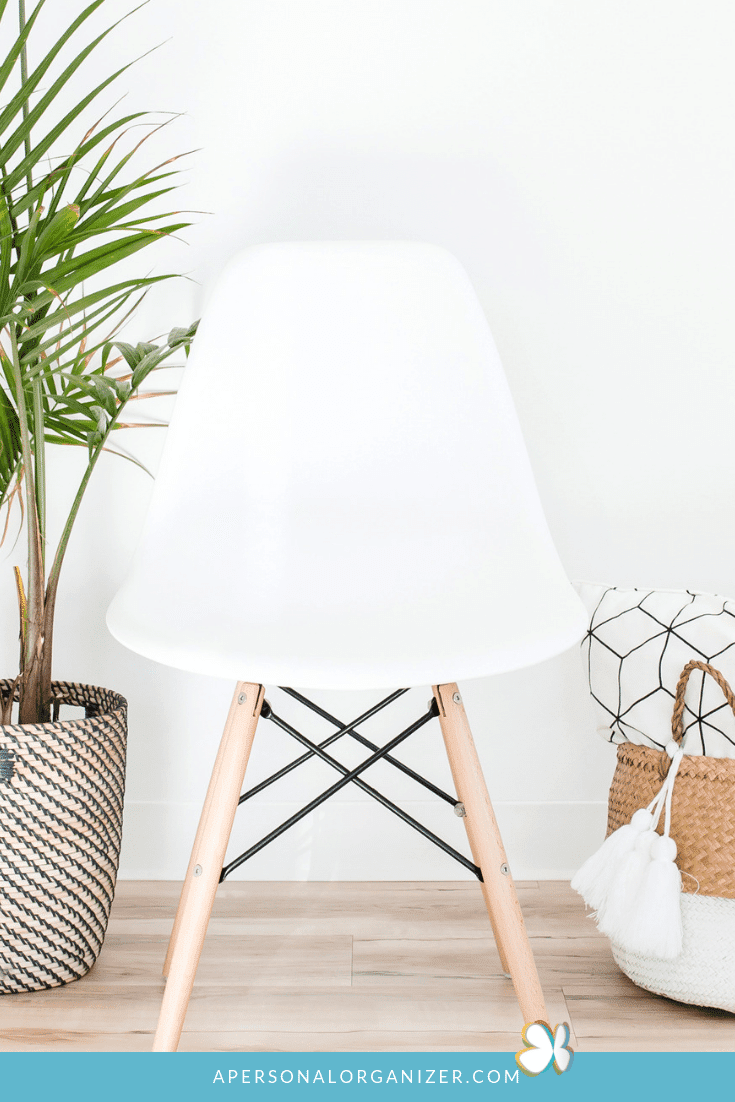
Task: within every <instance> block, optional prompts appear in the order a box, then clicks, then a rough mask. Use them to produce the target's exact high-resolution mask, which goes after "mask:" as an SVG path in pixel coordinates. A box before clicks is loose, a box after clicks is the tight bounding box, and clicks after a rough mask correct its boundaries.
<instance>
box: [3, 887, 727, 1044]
mask: <svg viewBox="0 0 735 1102" xmlns="http://www.w3.org/2000/svg"><path fill="white" fill-rule="evenodd" d="M179 890H180V885H178V884H175V883H171V882H159V883H151V882H121V883H120V884H119V885H118V891H117V898H116V900H115V906H114V908H113V913H112V917H111V920H110V926H109V932H108V936H107V941H106V943H105V946H104V949H103V950H102V955H101V957H100V959H99V961H98V962H97V964H96V965H95V967H94V968H93V969H92V971H91V972H90V973H89V974H88V975H87V976H85V977H84V979H81V980H79V981H77V982H76V983H72V984H68V985H67V986H65V987H57V988H54V989H53V990H50V991H40V992H34V993H32V994H27V995H5V996H3V997H2V998H0V1050H3V1051H146V1050H149V1049H150V1046H151V1041H152V1034H153V1030H154V1028H155V1024H156V1019H157V1016H158V1008H159V1003H160V999H161V993H162V991H163V981H162V979H161V974H160V973H161V965H162V962H163V958H164V955H165V950H166V942H167V937H168V933H169V931H170V929H171V924H172V921H173V916H174V912H175V909H176V903H177V900H178V894H179ZM518 891H519V896H520V900H521V905H522V907H523V912H524V915H525V918H526V923H527V927H528V931H529V935H530V937H531V940H532V945H533V950H534V953H535V956H536V961H537V964H538V967H539V971H540V974H541V982H542V984H543V987H544V991H545V994H546V999H547V1007H548V1011H549V1016H550V1018H551V1020H552V1024H555V1023H556V1022H559V1021H567V1022H569V1023H570V1025H571V1028H572V1041H571V1043H572V1047H573V1048H575V1049H576V1050H578V1051H615V1050H617V1051H634V1050H644V1051H655V1050H667V1051H677V1050H679V1051H694V1050H698V1051H703V1050H733V1049H735V1015H732V1014H727V1013H725V1012H722V1011H715V1010H703V1009H698V1008H695V1007H690V1006H684V1005H682V1004H680V1003H674V1002H670V1001H669V1000H667V999H662V998H658V997H657V996H655V995H650V994H648V993H647V992H645V991H642V990H641V989H640V988H638V987H636V986H635V985H634V984H633V983H631V982H630V981H629V980H628V979H627V978H626V977H625V976H623V975H622V973H621V972H620V971H619V970H618V968H617V966H616V965H615V963H614V961H613V959H612V957H611V955H610V950H609V947H608V943H607V940H606V939H605V938H604V937H602V936H601V935H600V934H598V933H597V930H596V929H595V927H594V925H593V923H592V922H591V921H590V919H589V918H587V917H586V916H585V912H584V906H583V904H582V902H581V900H580V899H579V897H578V896H577V895H575V894H574V893H573V892H572V891H571V889H570V887H569V885H568V884H567V883H565V882H560V881H555V882H549V881H541V882H538V883H537V882H526V883H522V884H520V885H519V886H518ZM522 1025H523V1022H522V1020H521V1016H520V1011H519V1010H518V1006H517V1004H516V1001H515V997H514V995H513V989H512V987H511V983H510V980H507V979H505V978H504V977H503V976H502V974H501V972H500V966H499V962H498V956H497V952H496V950H495V946H494V944H493V942H492V939H491V938H490V936H489V926H488V920H487V916H486V913H485V910H484V907H483V903H482V897H481V894H480V890H479V886H478V885H477V884H476V883H472V882H466V883H465V882H462V883H447V882H442V883H412V882H400V883H375V884H367V883H244V882H235V883H233V882H228V883H226V884H224V885H222V886H221V888H220V889H219V891H218V895H217V900H216V903H215V910H214V914H213V918H212V922H211V924H210V928H209V935H208V939H207V944H206V947H205V951H204V954H203V956H202V961H201V964H200V967H199V972H198V975H197V983H196V986H195V989H194V995H193V997H192V1000H191V1003H190V1006H189V1013H188V1016H187V1020H186V1026H185V1030H184V1035H183V1038H182V1044H181V1046H180V1048H181V1050H183V1051H192V1050H193V1051H248V1050H251V1051H252V1050H255V1051H258V1050H259V1051H266V1052H275V1051H286V1052H291V1051H293V1052H298V1051H310V1050H315V1051H340V1050H352V1051H367V1052H370V1051H408V1052H414V1051H429V1050H437V1051H445V1052H446V1051H468V1052H472V1051H479V1052H514V1051H516V1050H517V1049H518V1048H519V1047H520V1031H521V1027H522Z"/></svg>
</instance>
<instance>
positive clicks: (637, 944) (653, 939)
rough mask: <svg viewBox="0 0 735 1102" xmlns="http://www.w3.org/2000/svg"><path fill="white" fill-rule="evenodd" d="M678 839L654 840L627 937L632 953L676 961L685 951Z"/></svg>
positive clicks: (626, 928) (625, 934) (626, 940)
mask: <svg viewBox="0 0 735 1102" xmlns="http://www.w3.org/2000/svg"><path fill="white" fill-rule="evenodd" d="M675 861H676V842H675V841H674V839H673V838H670V837H669V836H668V835H667V834H664V835H663V837H659V836H658V835H656V837H655V838H654V839H653V843H652V845H651V860H650V861H649V864H648V868H647V870H646V872H645V874H644V876H643V880H642V883H641V885H640V889H639V891H638V894H637V897H636V898H635V899H634V900H633V902H632V906H631V907H630V910H629V913H628V917H627V922H626V924H625V928H624V930H623V938H622V939H621V940H619V941H618V944H620V945H622V946H623V947H624V948H625V949H627V950H628V952H629V953H641V954H643V955H644V956H647V957H655V958H657V959H659V960H673V959H674V958H675V957H678V956H679V954H680V953H681V950H682V925H681V873H680V872H679V869H678V868H677V866H676V863H675Z"/></svg>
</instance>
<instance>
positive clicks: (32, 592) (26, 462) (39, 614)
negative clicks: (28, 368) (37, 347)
mask: <svg viewBox="0 0 735 1102" xmlns="http://www.w3.org/2000/svg"><path fill="white" fill-rule="evenodd" d="M8 328H9V330H10V348H11V356H12V362H13V380H14V383H15V390H16V403H17V407H18V421H19V423H20V440H21V450H22V455H23V468H24V479H25V489H26V515H27V518H28V610H27V613H26V630H25V648H24V654H23V664H22V667H21V692H20V711H21V714H20V717H19V722H20V723H26V722H38V721H39V720H38V719H37V718H35V717H36V716H37V715H38V712H39V710H40V711H41V712H43V710H44V707H43V702H42V700H41V696H40V692H41V684H40V681H39V678H38V673H39V671H40V664H39V662H38V659H40V658H41V652H42V649H43V621H44V587H43V583H44V575H43V566H42V554H41V539H40V532H39V526H38V510H37V508H36V494H35V479H34V474H33V470H34V464H33V451H32V447H31V438H30V433H29V431H28V410H27V407H26V396H25V391H24V389H23V374H22V371H21V366H20V355H19V353H18V334H17V332H16V326H15V323H14V322H11V323H10V325H9V326H8ZM27 716H30V717H31V718H30V719H27V718H26V717H27Z"/></svg>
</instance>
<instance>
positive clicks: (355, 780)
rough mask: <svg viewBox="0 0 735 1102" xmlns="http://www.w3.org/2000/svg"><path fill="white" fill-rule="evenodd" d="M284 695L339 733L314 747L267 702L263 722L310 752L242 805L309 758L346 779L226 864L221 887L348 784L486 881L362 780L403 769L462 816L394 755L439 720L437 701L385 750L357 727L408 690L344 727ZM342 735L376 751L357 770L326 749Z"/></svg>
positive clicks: (455, 803)
mask: <svg viewBox="0 0 735 1102" xmlns="http://www.w3.org/2000/svg"><path fill="white" fill-rule="evenodd" d="M282 691H283V692H284V693H287V694H288V695H289V696H291V697H293V698H294V699H295V700H298V701H299V703H301V704H303V705H304V707H306V708H310V709H311V711H312V712H316V713H317V715H320V716H321V717H322V719H326V720H327V722H329V723H331V724H332V725H333V726H335V727H336V728H337V730H336V731H335V732H334V733H333V734H331V735H330V736H329V737H328V738H326V739H324V741H323V742H320V743H315V742H312V740H311V739H309V738H307V737H306V735H304V734H302V733H301V731H297V730H296V728H295V727H292V726H291V724H290V723H287V722H286V720H285V719H282V718H281V717H280V716H277V715H276V714H275V712H274V711H273V709H272V707H271V705H270V704H269V702H268V701H267V700H266V701H264V702H263V707H262V709H261V712H260V718H261V719H269V720H270V721H271V722H272V723H275V724H276V726H277V727H280V728H281V730H282V731H285V732H286V733H287V734H289V735H291V737H292V738H294V739H296V741H297V742H300V743H301V745H302V746H305V747H306V753H304V754H301V755H300V757H298V758H295V759H294V760H293V761H291V762H289V763H288V765H284V766H283V768H282V769H279V770H278V772H276V773H273V774H272V776H270V777H267V778H266V779H265V780H264V781H261V782H260V784H256V785H255V786H254V787H253V788H249V789H248V790H247V791H246V792H243V794H242V796H241V797H240V799H239V801H238V804H243V803H245V802H246V800H249V799H251V798H252V797H253V796H256V795H257V794H258V793H259V792H262V791H263V790H264V789H265V788H268V787H269V785H271V784H274V783H275V781H277V780H280V778H281V777H285V776H286V774H287V773H290V772H291V770H293V769H296V768H297V767H298V766H299V765H302V764H303V763H304V762H305V761H308V760H309V759H310V758H313V757H318V758H321V760H322V761H325V762H326V763H327V764H328V765H331V766H332V768H333V769H336V771H337V772H338V773H341V774H342V776H341V778H340V779H339V780H338V781H335V783H334V784H332V785H330V786H329V788H327V789H325V790H324V792H321V793H320V794H319V795H318V796H315V797H314V799H313V800H310V801H309V803H308V804H305V806H304V807H302V808H301V810H300V811H297V812H296V813H295V814H294V815H291V816H290V818H288V819H286V821H285V822H283V823H281V825H280V826H278V827H276V829H275V830H272V831H270V833H269V834H266V835H265V837H264V838H261V839H260V841H259V842H256V843H255V845H252V846H250V848H249V849H246V850H245V852H244V853H241V854H240V856H239V857H236V858H235V859H234V860H233V861H230V862H229V864H227V865H225V867H224V868H223V869H222V874H221V876H220V883H222V881H223V880H224V879H225V878H226V877H227V876H229V875H230V873H231V872H234V870H235V869H237V868H239V867H240V865H242V864H244V863H245V861H247V860H248V859H249V858H250V857H253V856H254V855H255V854H256V853H259V852H260V850H262V849H264V848H265V847H266V846H267V845H268V844H269V843H270V842H272V841H274V840H275V839H276V838H278V837H279V836H280V835H281V834H283V833H284V831H286V830H288V829H289V827H292V826H294V824H295V823H298V822H299V820H300V819H303V818H304V817H305V816H306V815H308V814H309V813H310V812H311V811H313V810H314V809H315V808H317V807H319V805H320V804H323V803H324V802H325V800H328V799H329V797H330V796H333V795H334V794H335V792H339V791H340V789H342V788H344V787H345V786H346V785H348V784H355V785H357V787H358V788H359V789H360V790H361V791H362V792H365V793H367V795H369V796H372V798H373V799H374V800H377V801H378V803H380V804H382V805H383V807H386V808H387V809H388V810H389V811H392V812H393V814H394V815H397V816H398V818H399V819H402V820H403V822H404V823H407V824H408V825H409V826H411V827H413V829H414V830H416V831H418V833H419V834H421V835H423V837H424V838H427V839H428V841H430V842H433V844H434V845H435V846H438V847H439V849H441V850H443V851H444V853H446V854H448V855H449V856H450V857H452V858H454V860H455V861H458V862H459V864H460V865H463V866H464V867H465V868H466V869H469V871H470V872H472V873H474V875H475V876H476V877H477V879H478V880H482V872H481V871H480V869H479V868H478V866H477V865H475V864H473V862H472V861H470V860H469V858H467V857H465V856H464V855H463V854H461V853H459V852H458V851H457V850H456V849H454V847H453V846H450V845H449V843H448V842H445V841H444V839H443V838H440V837H439V836H438V835H436V834H434V833H433V831H431V830H429V829H428V827H425V826H424V825H423V823H420V822H418V820H417V819H414V818H413V816H412V815H409V814H408V812H407V811H404V810H403V809H402V808H400V807H398V805H397V804H394V803H393V801H392V800H389V799H388V797H387V796H384V795H383V793H382V792H379V791H378V790H377V788H374V787H373V786H372V785H370V784H368V783H367V782H366V781H363V780H362V779H361V774H362V773H364V772H365V770H366V769H369V768H370V766H371V765H375V763H376V762H378V761H387V762H389V763H390V765H392V766H394V767H395V768H396V769H398V770H400V772H401V773H404V774H405V775H406V776H407V777H410V778H411V779H412V780H414V781H416V782H417V784H420V785H422V786H423V787H424V788H426V789H428V790H429V791H430V792H432V793H433V794H434V795H435V796H438V797H439V799H441V800H444V801H445V802H446V803H448V804H451V806H452V807H453V809H454V811H455V813H456V814H457V815H464V807H463V805H462V804H461V803H460V802H459V800H457V798H456V796H450V795H449V793H448V792H444V791H443V790H442V789H441V788H438V787H437V786H436V785H435V784H433V783H432V782H431V781H429V780H427V779H426V777H422V776H421V774H420V773H417V772H416V771H415V770H413V769H411V768H410V767H409V766H408V765H405V764H404V763H403V762H402V761H399V760H398V759H397V758H394V757H393V755H392V751H393V750H395V748H396V747H397V746H399V745H400V744H401V743H402V742H404V741H405V740H406V739H407V738H409V737H410V736H411V735H413V734H414V733H415V732H416V731H418V730H419V729H420V728H421V727H423V726H424V725H425V724H426V723H428V722H429V721H430V720H432V719H434V718H435V717H436V716H438V715H439V709H438V707H437V703H436V701H435V700H434V699H433V698H432V700H431V703H430V705H429V707H428V710H427V711H426V712H425V713H424V715H422V716H420V717H419V718H418V719H417V720H415V722H414V723H411V724H410V725H409V726H408V727H406V728H405V730H403V731H401V732H400V734H398V735H396V736H395V737H394V738H392V739H391V740H390V742H387V743H386V744H385V746H376V745H375V743H374V742H371V741H370V740H369V739H367V738H365V737H364V735H361V734H359V732H358V731H357V730H356V728H357V727H359V725H360V724H361V723H364V722H365V721H366V720H368V719H370V718H371V717H372V716H374V715H376V714H377V713H378V712H380V711H382V709H383V708H387V707H388V705H389V704H392V703H393V701H394V700H397V699H398V697H400V696H403V694H404V693H407V692H408V689H397V690H396V691H395V692H393V693H391V694H390V696H387V697H385V699H384V700H381V701H380V702H379V703H378V704H375V705H374V706H373V707H372V708H369V709H368V711H367V712H363V713H362V715H359V716H358V717H357V719H353V720H352V722H351V723H346V724H343V723H342V722H341V720H339V719H336V718H335V717H334V716H333V715H330V714H329V712H327V711H325V710H324V709H323V708H320V707H319V705H318V704H315V703H314V702H313V701H312V700H309V699H308V697H305V696H303V695H302V694H301V693H298V692H296V690H295V689H288V688H285V687H283V686H282ZM343 735H349V736H350V737H351V738H353V739H355V741H356V742H359V743H360V744H361V745H362V746H365V747H367V749H368V750H371V751H372V753H371V754H370V756H369V757H367V758H365V760H364V761H362V762H361V763H360V764H359V765H358V766H357V767H356V768H354V769H348V768H347V767H346V766H345V765H343V764H342V762H340V761H338V760H337V759H336V758H334V757H332V755H331V754H328V753H327V750H326V748H327V747H328V746H331V744H332V743H333V742H336V741H337V739H340V738H342V737H343Z"/></svg>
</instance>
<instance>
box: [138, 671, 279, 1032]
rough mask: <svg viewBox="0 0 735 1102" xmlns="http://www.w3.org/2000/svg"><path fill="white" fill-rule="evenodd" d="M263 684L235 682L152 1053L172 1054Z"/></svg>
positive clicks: (174, 938) (171, 954)
mask: <svg viewBox="0 0 735 1102" xmlns="http://www.w3.org/2000/svg"><path fill="white" fill-rule="evenodd" d="M263 693H264V690H263V686H262V685H255V684H251V683H249V682H244V681H240V682H238V684H237V686H236V688H235V693H234V696H233V698H232V704H231V705H230V711H229V715H228V717H227V723H226V724H225V730H224V733H223V735H222V742H221V744H220V749H219V752H218V754H217V760H216V762H215V766H214V770H213V772H212V779H211V781H210V785H209V790H208V792H207V797H206V800H205V804H204V809H203V811H202V816H201V819H200V821H199V828H198V830H197V835H196V839H195V842H194V848H193V850H192V854H191V859H190V861H189V869H188V871H187V874H186V880H185V882H184V888H183V891H182V893H181V900H180V902H179V908H178V911H177V914H176V921H175V923H174V930H173V933H172V935H171V942H170V944H169V954H168V956H167V962H168V968H167V971H168V980H167V982H166V990H165V993H164V996H163V1002H162V1004H161V1012H160V1015H159V1018H158V1028H157V1030H156V1036H155V1039H154V1041H153V1051H154V1052H175V1051H176V1048H177V1047H178V1043H179V1038H180V1037H181V1030H182V1028H183V1025H184V1018H185V1017H186V1009H187V1006H188V1004H189V998H190V996H191V989H192V987H193V985H194V976H195V974H196V970H197V965H198V963H199V956H200V954H201V951H202V945H203V944H204V938H205V935H206V932H207V925H208V923H209V916H210V914H211V912H212V904H213V903H214V897H215V893H216V891H217V885H218V884H219V878H220V875H221V872H222V866H223V864H224V859H225V851H226V849H227V843H228V841H229V838H230V833H231V831H232V824H233V821H234V818H235V812H236V810H237V802H238V800H239V798H240V793H241V791H242V784H243V779H244V777H245V769H246V767H247V763H248V758H249V757H250V749H251V747H252V745H253V738H254V737H255V728H256V727H257V725H258V718H259V716H260V709H261V707H262V705H263Z"/></svg>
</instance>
